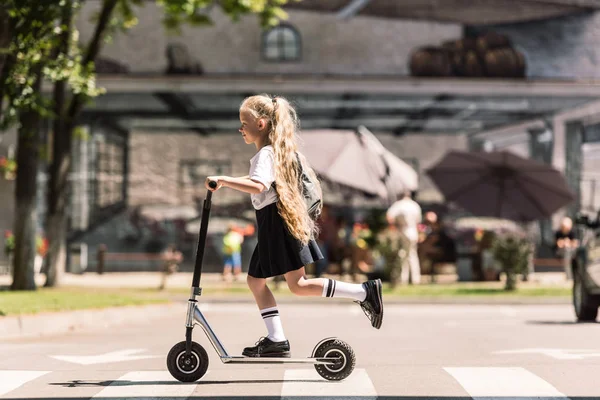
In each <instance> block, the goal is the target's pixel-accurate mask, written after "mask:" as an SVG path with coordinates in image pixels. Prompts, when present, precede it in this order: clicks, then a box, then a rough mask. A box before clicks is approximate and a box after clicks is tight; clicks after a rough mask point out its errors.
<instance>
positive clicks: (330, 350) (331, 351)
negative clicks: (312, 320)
mask: <svg viewBox="0 0 600 400" xmlns="http://www.w3.org/2000/svg"><path fill="white" fill-rule="evenodd" d="M313 357H318V358H321V357H328V358H329V357H333V358H338V359H339V362H336V363H335V364H315V369H316V370H317V373H318V374H319V375H321V376H322V377H323V378H325V379H327V380H328V381H341V380H342V379H346V378H347V377H348V376H350V374H351V373H352V371H354V365H355V364H356V356H355V355H354V350H352V347H350V345H349V344H348V343H346V342H343V341H341V340H339V339H335V338H332V339H329V340H326V341H324V342H321V343H320V344H318V345H317V348H315V350H314V351H313Z"/></svg>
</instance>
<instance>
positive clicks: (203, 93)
mask: <svg viewBox="0 0 600 400" xmlns="http://www.w3.org/2000/svg"><path fill="white" fill-rule="evenodd" d="M99 86H104V87H106V88H107V89H108V93H107V94H106V95H103V96H100V97H98V98H96V99H95V101H94V103H93V104H91V105H90V106H88V107H87V108H86V110H85V115H87V116H90V117H94V118H106V119H110V120H111V121H112V122H113V123H118V124H120V125H121V126H123V127H124V128H133V129H141V130H145V131H152V130H160V131H163V132H164V131H169V130H176V131H196V132H199V133H201V134H210V133H218V132H232V133H233V132H236V131H237V129H238V127H239V117H238V108H239V105H240V103H241V102H242V100H243V99H244V98H245V97H246V96H249V95H251V94H255V93H263V92H267V93H271V94H276V95H281V96H285V97H287V98H288V99H290V100H291V101H292V102H293V103H294V104H295V105H296V107H297V110H298V112H299V115H300V119H301V124H302V128H303V129H356V127H357V126H359V125H365V126H367V127H368V128H369V129H370V130H372V131H374V132H393V133H396V134H398V135H400V134H403V133H415V132H424V133H468V134H470V133H477V132H481V131H486V130H490V129H494V128H499V127H502V126H507V125H514V124H516V123H520V122H525V121H532V120H536V119H540V118H548V117H551V116H552V115H554V114H556V113H558V112H561V111H564V110H567V109H573V108H577V107H580V106H582V105H583V104H586V103H589V102H592V101H595V100H598V99H600V84H598V83H593V82H564V81H527V80H522V81H521V80H509V79H495V80H492V79H488V80H486V79H481V80H475V79H473V80H469V79H414V78H393V77H380V78H361V77H330V78H328V77H319V76H311V77H302V76H289V77H288V76H286V77H275V78H267V77H257V76H235V77H221V76H201V77H151V78H146V77H101V78H100V79H99Z"/></svg>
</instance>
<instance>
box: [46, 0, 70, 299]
mask: <svg viewBox="0 0 600 400" xmlns="http://www.w3.org/2000/svg"><path fill="white" fill-rule="evenodd" d="M61 24H62V25H64V26H66V27H67V29H65V30H63V32H62V33H61V36H60V43H59V45H58V48H57V49H56V52H55V55H57V54H67V53H68V51H69V45H70V38H71V31H72V27H73V4H72V1H69V2H68V4H67V5H65V7H64V8H63V15H62V17H61ZM65 96H66V82H65V81H64V80H63V81H58V82H56V84H55V86H54V96H53V100H54V113H55V116H56V117H55V119H54V121H53V123H52V139H53V140H52V154H53V156H52V162H51V164H50V166H49V174H50V178H49V180H48V190H47V192H48V198H47V202H48V209H47V210H48V211H47V215H46V232H47V236H48V238H49V240H48V243H49V246H48V255H47V257H48V258H47V264H46V265H47V268H46V283H45V284H44V286H48V287H51V286H57V285H58V283H59V282H60V277H61V275H62V273H63V272H64V269H65V265H66V248H65V243H66V232H67V226H66V220H65V218H62V217H61V213H62V215H64V213H65V212H64V210H65V209H66V207H67V204H65V203H66V202H67V201H68V198H67V193H68V191H67V188H66V185H67V180H68V176H69V172H70V170H71V167H70V165H71V154H70V148H71V135H65V134H63V132H65V129H64V126H65V123H66V121H65V98H66V97H65ZM65 151H67V153H66V154H64V152H65ZM63 178H64V179H63ZM63 192H64V193H65V195H64V196H61V193H63ZM61 210H62V211H61Z"/></svg>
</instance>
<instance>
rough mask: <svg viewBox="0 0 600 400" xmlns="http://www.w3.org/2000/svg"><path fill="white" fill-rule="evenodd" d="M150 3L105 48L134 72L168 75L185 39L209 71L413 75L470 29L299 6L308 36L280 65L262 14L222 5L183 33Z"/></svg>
mask: <svg viewBox="0 0 600 400" xmlns="http://www.w3.org/2000/svg"><path fill="white" fill-rule="evenodd" d="M144 3H145V5H144V7H141V8H139V9H137V11H136V12H137V15H138V18H139V24H138V25H137V26H136V27H135V28H133V29H131V30H130V31H129V32H127V33H125V34H118V35H117V36H115V38H114V41H113V42H112V43H110V44H107V45H105V46H104V49H103V51H102V55H103V56H105V57H110V58H113V59H116V60H119V61H121V62H123V63H125V64H127V66H128V67H129V68H130V71H131V72H132V73H163V72H164V71H165V70H166V68H167V58H166V55H165V51H166V48H167V46H168V45H169V44H173V43H182V44H184V45H185V46H186V47H187V48H188V50H189V53H190V55H191V56H192V57H194V58H196V59H197V60H198V61H199V62H200V63H201V64H202V66H203V68H204V71H205V72H206V73H229V74H249V73H258V74H265V73H266V74H269V73H276V74H279V73H300V74H357V75H358V74H392V75H407V74H408V68H407V61H408V58H409V55H410V53H411V51H412V50H413V49H414V48H415V47H418V46H423V45H427V44H430V43H438V42H441V41H444V40H449V39H456V38H459V37H460V36H461V34H462V27H461V25H459V24H443V23H436V22H423V21H409V20H387V19H377V18H368V17H357V18H353V19H350V20H348V21H341V20H338V19H336V18H335V16H334V15H332V14H318V13H311V12H303V11H291V12H289V15H290V18H289V20H288V22H289V23H291V24H292V25H293V26H294V27H295V28H296V29H297V30H298V31H299V33H300V35H301V40H302V58H301V60H300V61H299V62H286V63H272V62H265V61H264V60H263V59H262V57H261V47H260V46H261V30H260V28H259V25H258V21H257V19H256V17H254V16H247V17H244V18H241V20H240V21H239V22H238V23H235V24H234V23H231V22H230V21H229V19H228V18H227V17H225V16H224V15H223V13H222V12H220V10H219V9H218V8H215V10H214V11H213V12H212V14H211V17H213V18H214V21H215V24H214V25H212V26H207V27H201V28H194V27H189V26H184V27H183V28H182V32H181V35H174V34H171V35H168V34H166V33H165V31H164V29H163V27H162V25H161V13H160V9H158V8H157V6H156V5H155V4H154V2H144ZM99 4H100V2H99V1H98V0H94V1H88V2H86V3H85V4H84V5H83V9H82V12H81V15H80V17H79V21H78V23H77V26H78V28H79V30H80V33H81V39H82V40H84V41H86V42H87V41H88V40H89V37H90V36H91V35H92V33H93V29H94V24H92V23H90V22H89V20H90V18H91V17H92V16H93V15H94V13H95V12H97V10H98V7H99Z"/></svg>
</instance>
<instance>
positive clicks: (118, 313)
mask: <svg viewBox="0 0 600 400" xmlns="http://www.w3.org/2000/svg"><path fill="white" fill-rule="evenodd" d="M331 278H333V279H340V277H339V276H331ZM341 278H342V280H346V281H349V280H350V278H349V277H346V276H344V277H341ZM44 280H45V277H44V276H42V275H40V276H38V277H37V278H36V281H37V283H38V285H39V286H40V287H41V286H42V285H43V284H44ZM160 281H161V275H160V274H159V273H157V272H112V273H105V274H102V275H99V274H97V273H86V274H82V275H75V274H65V275H64V276H63V278H62V280H61V285H62V286H63V287H89V288H146V289H153V288H158V286H159V284H160ZM191 282H192V273H185V272H182V273H176V274H174V275H172V276H170V277H169V280H168V282H167V289H177V290H179V289H189V288H190V287H191ZM429 282H430V277H429V276H425V277H423V284H424V285H426V284H429ZM456 282H457V277H456V276H455V275H440V276H437V277H436V285H440V286H443V285H448V284H456ZM10 283H11V277H10V276H7V275H0V286H8V285H10ZM482 283H483V284H485V282H482ZM488 283H489V282H488ZM459 284H462V283H459ZM464 284H465V287H466V286H473V285H475V286H477V285H478V284H479V282H464ZM571 285H572V283H571V282H569V281H566V280H565V277H564V274H562V273H540V274H536V275H534V276H533V277H530V280H529V281H527V282H519V287H564V288H570V287H571ZM200 286H201V287H202V288H204V289H209V290H210V289H213V290H216V291H217V292H218V290H219V289H226V288H240V290H241V291H240V293H236V294H233V293H227V294H223V293H221V294H217V293H212V294H210V295H207V296H205V297H203V298H202V302H205V303H216V304H218V303H232V302H233V303H248V302H251V303H253V302H254V300H253V298H252V295H251V294H250V293H249V292H246V291H244V290H245V289H246V288H247V286H246V274H243V275H242V276H240V278H239V280H238V281H237V282H233V283H227V282H224V281H223V279H222V277H221V274H218V273H206V274H203V275H202V279H201V284H200ZM242 289H243V290H242ZM279 291H280V292H281V293H280V294H278V295H277V296H278V302H279V303H287V302H293V303H296V304H298V303H319V302H323V301H324V299H322V298H319V297H316V298H306V297H297V296H292V295H290V294H289V293H288V289H287V287H286V285H285V283H284V282H282V283H281V285H280V288H279ZM1 296H2V293H1V292H0V297H1ZM186 298H187V295H186V294H184V293H182V294H181V295H177V298H174V300H173V302H172V303H169V304H161V305H147V306H126V307H112V308H105V309H99V310H96V309H94V310H91V309H90V310H78V311H65V312H53V313H40V314H36V315H19V316H9V317H1V316H0V339H16V338H26V337H41V336H47V335H53V334H63V333H67V332H72V331H76V330H77V331H79V330H85V329H93V328H94V327H97V326H103V327H108V326H118V325H120V324H122V323H124V322H125V321H127V322H135V321H139V320H148V319H160V318H161V317H164V316H165V315H173V314H174V313H175V314H178V313H179V314H181V315H182V319H183V318H184V317H185V306H184V302H185V300H186ZM325 301H327V302H328V303H331V302H334V303H344V302H347V300H346V299H337V298H336V299H327V300H325ZM386 303H387V304H392V303H401V304H406V305H407V306H410V304H502V305H508V304H513V305H519V304H569V303H570V299H568V298H562V297H561V298H535V297H531V298H516V299H510V300H507V299H498V298H494V297H493V296H490V297H481V298H478V299H477V300H473V299H472V298H469V297H461V296H457V297H452V298H439V297H431V296H420V297H394V296H389V297H387V299H386Z"/></svg>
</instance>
